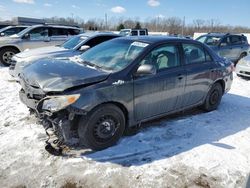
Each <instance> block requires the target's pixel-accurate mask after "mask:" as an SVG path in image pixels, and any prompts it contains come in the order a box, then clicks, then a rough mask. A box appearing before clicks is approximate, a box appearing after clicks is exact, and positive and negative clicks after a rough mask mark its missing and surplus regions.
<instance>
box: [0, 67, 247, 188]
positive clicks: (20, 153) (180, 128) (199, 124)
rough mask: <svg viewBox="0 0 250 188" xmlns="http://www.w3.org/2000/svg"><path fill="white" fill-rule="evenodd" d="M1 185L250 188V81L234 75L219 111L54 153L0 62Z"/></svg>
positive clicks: (178, 117)
mask: <svg viewBox="0 0 250 188" xmlns="http://www.w3.org/2000/svg"><path fill="white" fill-rule="evenodd" d="M0 83H1V84H0V93H1V94H0V113H1V116H0V125H1V126H0V135H1V136H0V157H1V161H0V182H1V187H77V186H79V185H81V186H82V187H145V186H147V187H216V188H217V187H218V188H219V187H228V188H230V187H246V185H247V182H248V178H249V172H250V155H249V153H250V147H249V145H250V140H249V137H250V116H249V114H250V99H249V97H250V87H249V86H250V81H249V80H244V79H242V78H239V77H237V76H236V75H234V82H233V85H232V89H231V91H230V92H229V93H228V94H226V95H225V96H224V97H223V99H222V103H221V105H220V106H219V108H218V110H216V111H213V112H210V113H204V112H203V111H201V110H198V109H195V110H192V111H189V112H183V113H180V114H177V115H173V116H170V117H168V118H162V119H159V120H157V121H153V122H150V123H147V124H145V125H144V126H143V127H142V128H141V129H140V131H139V132H138V133H137V134H136V135H134V136H130V137H123V138H122V139H121V141H120V142H119V143H118V144H117V145H116V146H113V147H111V148H108V149H106V150H103V151H99V152H94V153H93V152H90V151H89V150H85V149H82V148H74V150H72V151H69V152H68V153H65V155H64V156H61V157H55V156H52V155H50V154H48V153H47V152H46V151H45V150H44V146H45V143H44V141H45V140H46V135H45V132H44V129H43V127H42V126H41V125H39V124H37V123H36V119H35V117H33V116H30V115H29V112H28V110H27V108H26V107H25V106H24V105H23V104H22V103H21V102H20V100H19V98H18V91H19V89H20V88H19V85H18V84H16V83H15V82H13V81H12V80H11V77H10V76H9V74H8V68H6V67H0Z"/></svg>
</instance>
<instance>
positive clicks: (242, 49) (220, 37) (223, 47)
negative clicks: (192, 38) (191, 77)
mask: <svg viewBox="0 0 250 188" xmlns="http://www.w3.org/2000/svg"><path fill="white" fill-rule="evenodd" d="M196 40H197V41H200V42H202V43H205V44H207V45H208V46H209V47H211V48H212V49H213V50H214V51H215V52H217V53H218V55H220V56H221V57H226V58H228V59H230V60H231V61H233V62H235V64H236V63H237V62H238V61H239V60H240V59H241V58H243V57H245V56H247V55H248V54H249V44H248V41H247V38H246V36H244V35H237V34H230V33H227V34H224V33H209V34H207V35H203V36H200V37H198V38H197V39H196Z"/></svg>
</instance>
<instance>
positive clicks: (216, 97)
mask: <svg viewBox="0 0 250 188" xmlns="http://www.w3.org/2000/svg"><path fill="white" fill-rule="evenodd" d="M222 95H223V89H222V86H221V84H219V83H215V84H214V85H213V86H212V88H211V89H210V91H209V92H208V95H207V97H206V99H205V102H204V104H203V105H202V108H203V109H204V110H206V111H208V112H209V111H213V110H216V109H217V108H218V106H219V104H220V102H221V98H222Z"/></svg>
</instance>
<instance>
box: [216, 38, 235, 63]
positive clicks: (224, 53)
mask: <svg viewBox="0 0 250 188" xmlns="http://www.w3.org/2000/svg"><path fill="white" fill-rule="evenodd" d="M218 55H220V56H221V57H225V58H228V59H230V60H232V59H233V48H232V46H231V42H230V37H229V36H226V37H224V38H223V39H222V40H221V42H220V44H219V50H218Z"/></svg>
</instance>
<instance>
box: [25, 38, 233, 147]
mask: <svg viewBox="0 0 250 188" xmlns="http://www.w3.org/2000/svg"><path fill="white" fill-rule="evenodd" d="M44 65H46V66H44ZM232 70H233V65H232V63H231V62H230V61H228V60H226V59H224V58H221V57H219V56H218V55H216V54H215V53H214V52H213V51H212V50H211V49H210V48H208V47H207V46H205V45H203V44H202V43H200V42H197V41H193V40H189V39H180V38H174V37H171V38H170V37H156V36H154V37H153V36H150V37H121V38H117V39H113V40H110V41H108V42H104V43H102V44H99V45H97V46H95V47H93V48H91V49H89V50H88V51H86V52H85V53H83V54H82V55H81V56H80V58H78V59H76V60H73V61H72V60H71V61H69V60H57V59H43V60H38V61H37V62H35V63H34V64H32V65H30V66H28V67H26V68H25V69H24V71H23V73H22V74H21V76H20V77H21V85H22V89H21V91H20V99H21V101H22V102H23V103H24V104H26V105H27V106H28V107H29V108H30V109H31V110H32V111H35V112H36V113H37V115H38V117H40V119H41V121H42V122H43V125H44V126H45V127H46V130H50V131H49V132H50V133H48V134H49V135H50V134H51V132H54V133H55V134H56V135H57V137H58V138H57V139H59V140H60V142H57V141H58V140H57V141H56V143H62V142H64V143H65V142H66V143H67V142H68V141H69V140H70V138H71V136H72V135H76V137H79V139H80V143H81V144H83V145H85V146H87V147H90V148H92V149H94V150H100V149H104V148H106V147H109V146H112V145H114V144H115V143H116V142H117V141H118V140H119V138H120V137H121V136H122V135H123V133H124V130H125V129H127V130H129V129H130V128H131V127H134V126H136V125H138V124H140V123H141V122H145V121H148V120H150V119H154V118H157V117H161V116H165V115H168V114H170V113H175V112H178V111H182V110H184V109H188V108H193V107H196V106H202V107H203V108H204V109H205V110H207V111H211V110H214V109H216V108H217V107H218V105H219V104H220V101H221V97H222V95H223V94H224V93H226V92H227V91H229V89H230V87H231V84H232V79H233V76H232ZM51 135H52V134H51ZM49 143H52V142H50V141H49ZM53 143H55V141H53Z"/></svg>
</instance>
